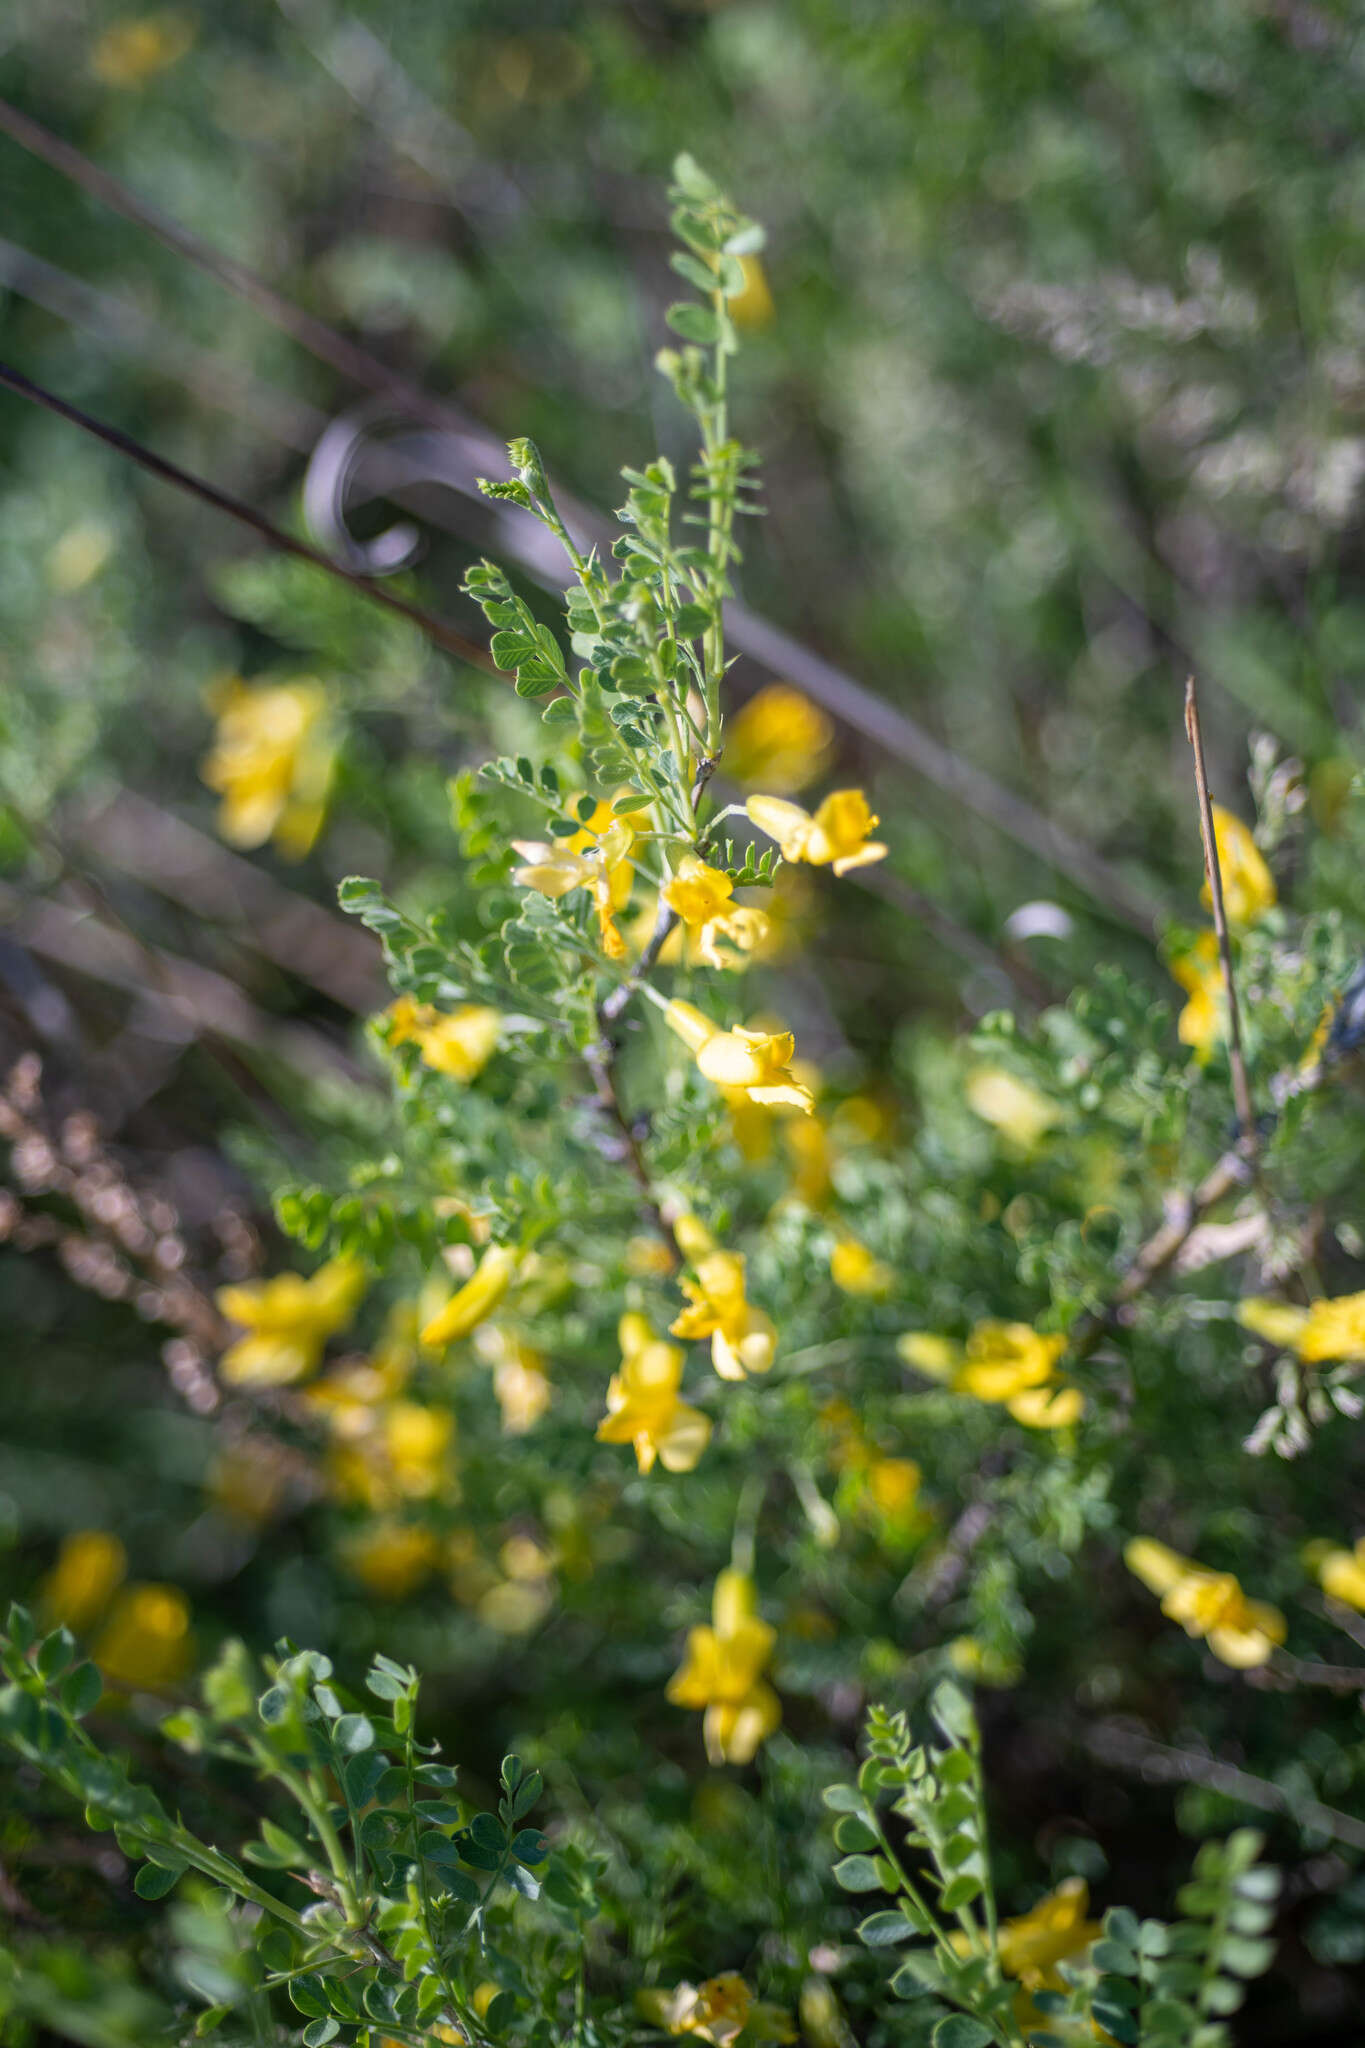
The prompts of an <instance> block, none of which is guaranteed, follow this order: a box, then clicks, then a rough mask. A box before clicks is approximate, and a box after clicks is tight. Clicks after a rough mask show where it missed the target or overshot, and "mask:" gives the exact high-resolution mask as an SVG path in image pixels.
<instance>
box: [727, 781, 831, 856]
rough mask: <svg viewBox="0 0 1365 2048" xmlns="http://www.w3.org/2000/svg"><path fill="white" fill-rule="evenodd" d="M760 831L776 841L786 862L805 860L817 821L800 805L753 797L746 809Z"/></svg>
mask: <svg viewBox="0 0 1365 2048" xmlns="http://www.w3.org/2000/svg"><path fill="white" fill-rule="evenodd" d="M744 808H745V810H746V811H747V812H748V814H749V817H750V818H751V820H752V821H753V823H754V824H755V825H757V827H758V829H759V831H760V832H766V833H767V835H768V837H769V839H775V840H776V841H777V843H778V845H779V846H780V847H781V849H782V858H783V859H784V860H804V859H805V858H806V853H807V848H808V847H809V845H810V837H811V833H812V831H813V830H814V827H815V820H814V819H813V818H812V817H811V814H810V812H809V811H804V810H802V808H801V806H800V804H793V803H788V802H787V800H786V798H785V797H780V796H751V797H750V798H749V799H748V801H747V802H746V804H745V806H744Z"/></svg>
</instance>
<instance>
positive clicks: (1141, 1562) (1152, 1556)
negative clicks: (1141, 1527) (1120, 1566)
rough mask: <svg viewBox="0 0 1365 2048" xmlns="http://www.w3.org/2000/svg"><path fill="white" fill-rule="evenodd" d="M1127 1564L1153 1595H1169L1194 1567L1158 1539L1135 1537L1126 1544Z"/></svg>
mask: <svg viewBox="0 0 1365 2048" xmlns="http://www.w3.org/2000/svg"><path fill="white" fill-rule="evenodd" d="M1123 1561H1124V1563H1125V1564H1126V1565H1127V1567H1128V1569H1129V1571H1130V1572H1132V1573H1133V1574H1134V1576H1135V1577H1136V1578H1139V1579H1141V1581H1142V1583H1143V1585H1144V1586H1146V1587H1147V1589H1148V1591H1149V1592H1152V1593H1157V1594H1165V1593H1169V1592H1170V1590H1171V1588H1172V1587H1173V1586H1175V1585H1176V1584H1177V1583H1178V1582H1179V1581H1180V1580H1181V1579H1182V1578H1183V1577H1184V1576H1185V1574H1186V1572H1187V1571H1188V1570H1189V1568H1190V1561H1189V1559H1188V1558H1187V1557H1181V1555H1180V1553H1179V1552H1178V1551H1175V1550H1171V1549H1169V1548H1168V1547H1167V1545H1166V1544H1164V1543H1158V1542H1157V1540H1156V1538H1155V1537H1154V1536H1134V1537H1133V1538H1132V1540H1131V1542H1129V1543H1126V1544H1125V1545H1124V1549H1123Z"/></svg>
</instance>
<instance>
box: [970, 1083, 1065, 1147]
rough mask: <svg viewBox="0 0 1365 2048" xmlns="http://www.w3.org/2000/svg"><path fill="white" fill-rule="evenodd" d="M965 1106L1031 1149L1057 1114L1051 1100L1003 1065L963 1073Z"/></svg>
mask: <svg viewBox="0 0 1365 2048" xmlns="http://www.w3.org/2000/svg"><path fill="white" fill-rule="evenodd" d="M965 1092H966V1096H967V1106H968V1108H969V1109H971V1110H972V1112H973V1113H974V1114H975V1115H976V1116H979V1117H980V1118H981V1121H982V1122H983V1123H987V1124H991V1125H993V1126H994V1128H995V1129H996V1130H997V1131H999V1132H1000V1133H1001V1135H1002V1136H1003V1137H1006V1138H1008V1139H1009V1141H1010V1143H1011V1144H1012V1145H1017V1146H1018V1147H1019V1150H1020V1151H1021V1152H1031V1151H1032V1150H1033V1148H1034V1146H1035V1145H1036V1144H1037V1143H1038V1141H1039V1139H1040V1138H1043V1137H1045V1136H1046V1135H1047V1133H1048V1132H1049V1131H1050V1130H1051V1129H1052V1126H1053V1125H1054V1124H1055V1123H1057V1122H1058V1121H1059V1120H1060V1118H1061V1114H1062V1112H1061V1110H1060V1109H1059V1108H1058V1107H1057V1105H1056V1103H1055V1102H1050V1101H1049V1100H1048V1098H1047V1096H1046V1095H1044V1094H1042V1093H1041V1092H1040V1091H1039V1090H1038V1089H1037V1088H1030V1086H1029V1084H1028V1082H1027V1081H1021V1080H1019V1079H1018V1077H1017V1076H1016V1075H1014V1074H1011V1073H1009V1072H1008V1071H1007V1069H1006V1068H1004V1067H976V1068H975V1069H974V1070H973V1071H972V1072H971V1073H970V1074H969V1075H968V1076H967V1087H966V1091H965Z"/></svg>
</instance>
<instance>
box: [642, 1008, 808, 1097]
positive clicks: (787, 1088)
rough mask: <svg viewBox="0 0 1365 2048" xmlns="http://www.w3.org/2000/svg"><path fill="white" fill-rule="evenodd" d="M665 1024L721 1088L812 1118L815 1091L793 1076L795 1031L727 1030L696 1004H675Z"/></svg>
mask: <svg viewBox="0 0 1365 2048" xmlns="http://www.w3.org/2000/svg"><path fill="white" fill-rule="evenodd" d="M664 1021H665V1023H666V1024H667V1025H668V1026H669V1029H670V1030H672V1031H676V1033H677V1034H678V1036H679V1038H681V1039H682V1040H683V1041H684V1042H685V1043H686V1044H687V1045H690V1046H691V1048H692V1050H693V1053H694V1054H695V1055H696V1061H697V1067H698V1069H699V1071H700V1072H701V1073H703V1074H705V1076H706V1078H707V1080H708V1081H714V1082H715V1084H716V1086H717V1087H718V1088H722V1089H729V1088H735V1089H739V1090H741V1091H742V1092H743V1093H744V1094H745V1095H747V1096H748V1098H749V1100H750V1101H751V1102H757V1103H760V1104H764V1105H766V1106H767V1107H769V1108H777V1107H779V1106H781V1105H784V1104H785V1105H786V1106H788V1107H789V1108H792V1109H799V1110H802V1111H804V1112H805V1114H806V1115H807V1116H809V1115H810V1113H811V1111H812V1110H813V1109H814V1107H815V1099H814V1097H813V1096H812V1094H811V1092H810V1089H809V1088H807V1087H805V1086H803V1085H802V1083H801V1082H799V1081H798V1080H797V1079H796V1076H795V1075H794V1074H793V1073H792V1071H791V1063H792V1059H793V1057H794V1055H795V1052H796V1041H795V1039H794V1038H793V1037H792V1035H791V1033H790V1031H777V1032H773V1031H746V1030H745V1029H744V1028H743V1027H742V1026H739V1025H737V1026H736V1027H735V1029H734V1030H733V1031H721V1030H720V1029H719V1028H718V1027H717V1026H716V1025H714V1024H713V1023H712V1022H711V1020H710V1018H709V1017H704V1016H703V1015H702V1013H701V1011H700V1010H698V1009H696V1008H694V1007H693V1005H692V1004H691V1003H683V1002H672V1003H670V1004H669V1005H668V1007H667V1009H666V1010H665V1011H664Z"/></svg>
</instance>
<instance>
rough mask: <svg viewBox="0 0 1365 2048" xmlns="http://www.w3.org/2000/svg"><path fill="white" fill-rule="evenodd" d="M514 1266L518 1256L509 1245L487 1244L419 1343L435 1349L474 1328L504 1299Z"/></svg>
mask: <svg viewBox="0 0 1365 2048" xmlns="http://www.w3.org/2000/svg"><path fill="white" fill-rule="evenodd" d="M518 1264H519V1260H518V1255H517V1253H516V1252H515V1251H514V1250H513V1249H512V1248H511V1246H510V1245H502V1244H494V1245H490V1246H489V1247H488V1250H487V1251H486V1252H485V1253H484V1255H483V1257H482V1258H481V1259H480V1260H479V1263H478V1265H477V1266H476V1267H475V1269H474V1272H473V1274H472V1276H471V1277H470V1278H469V1279H468V1280H466V1281H465V1284H464V1286H463V1287H461V1288H460V1289H459V1290H458V1291H457V1292H456V1293H455V1294H452V1295H451V1297H450V1300H449V1301H448V1302H447V1303H446V1305H445V1307H444V1308H443V1309H441V1310H439V1311H438V1312H437V1314H436V1315H434V1316H433V1317H432V1318H431V1321H430V1322H429V1323H427V1324H426V1325H425V1327H424V1329H423V1331H422V1342H423V1343H424V1344H425V1345H427V1346H428V1347H429V1348H430V1349H432V1350H439V1349H441V1348H442V1347H443V1346H444V1345H446V1344H454V1343H456V1342H457V1341H458V1340H459V1339H460V1338H461V1337H467V1336H468V1335H469V1333H470V1331H471V1330H475V1329H477V1328H478V1326H479V1324H480V1323H481V1322H483V1321H484V1320H485V1319H486V1318H487V1317H488V1316H491V1315H492V1313H493V1311H494V1309H495V1308H496V1307H497V1306H498V1304H499V1302H501V1301H502V1300H503V1299H504V1297H505V1296H506V1294H507V1290H508V1289H509V1287H510V1286H511V1285H512V1282H513V1280H514V1279H515V1277H516V1271H517V1266H518Z"/></svg>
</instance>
